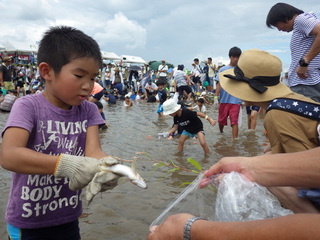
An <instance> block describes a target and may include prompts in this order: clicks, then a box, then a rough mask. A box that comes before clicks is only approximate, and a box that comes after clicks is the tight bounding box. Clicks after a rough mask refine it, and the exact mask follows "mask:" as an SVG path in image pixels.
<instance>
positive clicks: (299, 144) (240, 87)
mask: <svg viewBox="0 0 320 240" xmlns="http://www.w3.org/2000/svg"><path fill="white" fill-rule="evenodd" d="M281 71H282V64H281V61H280V59H279V58H277V57H276V56H274V55H271V54H269V53H267V52H264V51H261V50H258V49H252V50H247V51H245V52H243V53H242V55H241V56H240V59H239V61H238V65H237V66H236V67H235V68H234V69H230V70H227V71H224V72H222V73H220V75H219V78H220V84H221V86H222V87H223V88H224V89H225V90H226V91H227V92H229V93H230V94H231V95H233V96H235V97H238V98H240V99H242V100H243V101H244V102H245V103H246V105H255V106H259V107H262V108H264V109H266V110H267V113H266V115H265V119H264V127H265V129H266V130H267V132H268V137H269V140H270V144H271V152H272V153H291V152H299V151H304V150H308V149H311V148H315V147H317V146H319V138H318V136H319V134H318V132H317V126H318V121H319V120H320V117H319V114H318V111H319V113H320V105H318V104H317V102H315V101H313V100H311V99H310V98H307V97H305V96H303V95H300V94H297V93H294V92H292V91H291V90H290V89H289V88H288V87H287V86H286V85H285V84H283V83H280V75H281ZM310 104H311V105H310ZM270 190H271V192H272V193H273V194H274V195H276V196H277V197H278V198H279V200H280V202H281V203H282V204H283V206H284V207H286V208H289V209H291V210H292V211H293V212H295V213H302V212H316V213H318V212H319V211H318V206H320V191H319V194H316V196H315V195H314V194H312V199H309V198H310V197H309V193H310V192H308V191H306V190H301V191H299V194H298V190H297V189H295V188H290V187H287V188H285V187H283V188H270ZM315 206H316V207H315Z"/></svg>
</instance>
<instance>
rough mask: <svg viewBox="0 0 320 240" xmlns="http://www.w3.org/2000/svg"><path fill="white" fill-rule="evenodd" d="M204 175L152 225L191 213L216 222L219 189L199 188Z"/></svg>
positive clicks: (180, 195) (200, 175)
mask: <svg viewBox="0 0 320 240" xmlns="http://www.w3.org/2000/svg"><path fill="white" fill-rule="evenodd" d="M203 177H204V175H203V174H199V176H198V177H197V178H196V179H195V180H194V181H193V182H192V183H191V184H189V186H188V187H187V188H185V189H184V190H183V191H182V192H181V193H180V194H179V195H178V196H177V197H176V198H175V199H174V200H173V201H172V202H171V203H170V204H168V206H167V207H166V208H165V210H164V211H163V212H162V213H161V214H160V215H159V216H158V217H157V218H156V219H155V220H154V221H153V222H152V223H151V224H150V229H152V227H153V226H157V225H160V224H161V223H162V222H164V220H166V218H167V217H169V216H170V215H173V214H178V213H190V214H192V215H195V216H201V217H203V218H206V219H210V220H214V219H213V216H214V210H215V209H214V206H215V199H216V198H215V196H216V192H217V188H216V187H215V186H209V187H206V188H203V189H200V188H198V185H199V183H200V181H201V179H202V178H203Z"/></svg>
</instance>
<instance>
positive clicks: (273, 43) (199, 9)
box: [0, 0, 320, 69]
mask: <svg viewBox="0 0 320 240" xmlns="http://www.w3.org/2000/svg"><path fill="white" fill-rule="evenodd" d="M277 2H278V1H272V0H265V1H256V0H243V1H237V0H226V1H216V0H201V1H194V0H193V1H191V0H174V1H173V0H162V1H147V0H95V1H81V0H77V1H76V0H50V1H49V0H48V1H46V0H28V1H25V0H0V9H1V12H2V14H1V17H0V20H1V31H0V43H1V41H10V40H14V41H20V42H21V41H28V42H36V41H39V40H40V39H41V36H42V34H43V33H44V31H46V30H47V29H48V28H49V27H50V26H55V25H70V26H73V27H76V28H78V29H80V30H82V31H84V32H85V33H87V34H88V35H90V36H92V37H93V38H94V39H96V40H97V42H98V43H99V45H100V47H101V50H104V51H109V52H115V53H116V54H118V55H134V56H140V57H142V58H143V59H144V60H146V61H151V60H162V59H165V60H166V61H167V62H170V63H173V64H174V65H177V64H184V65H185V66H186V67H187V68H191V63H192V60H193V59H194V58H195V57H198V58H199V59H200V60H205V59H206V58H207V57H209V56H210V57H212V58H213V61H214V62H215V63H218V62H219V61H222V62H228V51H229V49H230V48H231V47H233V46H238V47H240V48H241V49H242V50H246V49H252V48H259V49H261V50H265V51H269V52H271V53H272V54H274V55H276V56H278V57H279V58H280V59H281V60H282V62H283V67H284V69H286V68H288V66H289V64H290V50H289V42H290V37H291V34H290V33H282V32H279V31H277V30H276V29H269V28H267V26H266V24H265V19H266V15H267V13H268V11H269V9H270V8H271V7H272V6H273V5H274V4H275V3H277ZM286 3H289V4H291V5H293V6H295V7H297V8H300V9H301V10H303V11H305V12H310V11H312V12H315V13H316V14H317V16H318V17H320V1H319V0H308V1H301V0H292V1H286Z"/></svg>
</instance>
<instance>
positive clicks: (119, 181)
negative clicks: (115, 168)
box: [118, 177, 129, 185]
mask: <svg viewBox="0 0 320 240" xmlns="http://www.w3.org/2000/svg"><path fill="white" fill-rule="evenodd" d="M127 182H129V178H128V177H120V178H119V179H118V185H120V184H125V183H127Z"/></svg>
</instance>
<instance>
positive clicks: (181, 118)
mask: <svg viewBox="0 0 320 240" xmlns="http://www.w3.org/2000/svg"><path fill="white" fill-rule="evenodd" d="M163 115H170V116H171V117H173V122H174V125H173V128H172V129H171V130H170V131H169V132H168V134H169V135H170V134H173V133H174V132H175V131H177V130H178V127H179V126H181V127H182V128H183V132H182V133H181V135H180V137H179V142H178V153H181V152H182V151H183V145H184V143H185V141H186V140H187V139H188V138H189V137H195V136H197V137H198V139H199V142H200V145H201V147H202V148H203V150H204V153H205V155H209V153H210V150H209V147H208V145H207V143H206V140H205V137H204V135H205V134H204V131H203V123H202V121H201V120H200V118H199V117H201V118H204V119H206V120H208V121H209V123H210V124H211V125H212V126H214V125H215V124H216V121H215V120H213V119H212V118H210V117H209V116H208V115H206V114H204V113H202V112H195V111H191V110H189V109H187V108H182V107H181V105H180V104H178V103H177V102H176V101H175V100H174V99H168V100H166V101H165V102H164V103H163Z"/></svg>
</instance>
